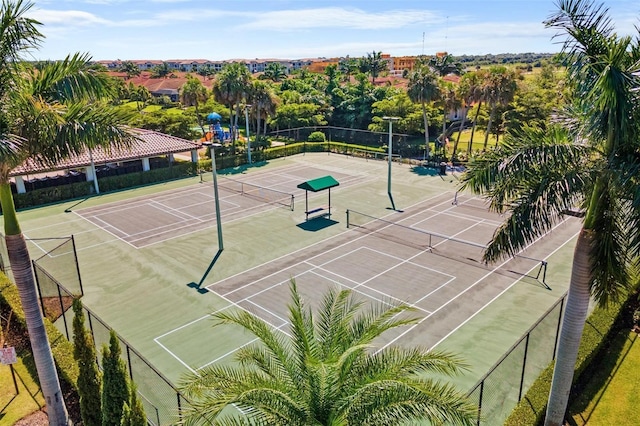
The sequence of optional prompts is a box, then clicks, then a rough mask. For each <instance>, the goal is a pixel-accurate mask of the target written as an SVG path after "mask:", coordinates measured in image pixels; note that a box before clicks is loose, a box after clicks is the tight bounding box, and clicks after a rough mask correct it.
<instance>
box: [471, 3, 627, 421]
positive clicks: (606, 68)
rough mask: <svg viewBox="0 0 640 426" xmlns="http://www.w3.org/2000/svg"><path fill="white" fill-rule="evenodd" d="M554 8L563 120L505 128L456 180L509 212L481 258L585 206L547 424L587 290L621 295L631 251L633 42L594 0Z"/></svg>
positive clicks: (560, 396)
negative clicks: (566, 95) (508, 132)
mask: <svg viewBox="0 0 640 426" xmlns="http://www.w3.org/2000/svg"><path fill="white" fill-rule="evenodd" d="M558 7H559V10H558V11H557V12H556V13H555V14H554V15H552V16H551V17H550V18H549V20H547V21H546V22H545V24H546V25H547V27H550V28H555V29H558V30H560V31H561V33H560V34H563V35H566V36H567V37H566V40H565V41H564V45H563V54H564V59H565V62H566V67H567V84H568V85H569V87H570V88H571V91H572V97H571V99H570V102H571V108H570V110H569V111H568V114H567V119H566V120H563V124H565V127H564V128H560V127H559V126H555V127H551V128H549V129H547V130H546V131H545V130H541V129H538V130H534V129H531V128H525V129H524V130H521V131H520V132H518V133H517V134H515V135H512V136H508V137H505V143H504V144H503V145H500V146H499V147H497V149H496V150H495V151H493V152H488V153H485V154H484V155H483V156H481V157H479V158H477V159H475V160H474V161H472V162H471V164H470V167H469V168H468V170H467V172H466V174H465V175H464V177H463V179H462V181H463V182H464V185H465V186H466V187H469V188H471V189H472V190H474V191H475V192H477V193H485V194H487V196H488V198H489V199H490V201H491V206H492V207H493V208H494V209H496V210H498V211H508V212H509V213H510V214H509V215H508V219H507V220H506V221H505V223H504V224H503V225H502V226H500V228H499V229H498V230H497V231H496V233H495V234H494V237H493V240H492V241H491V243H490V244H489V246H488V248H487V250H486V252H485V259H486V260H489V261H492V260H496V259H498V258H500V257H501V256H505V255H511V254H513V253H515V252H517V251H518V250H520V249H521V248H524V247H525V246H526V245H527V244H529V243H530V242H531V241H533V240H534V239H536V238H537V237H539V236H540V235H542V234H543V233H545V232H547V231H548V230H550V229H551V227H552V226H553V224H554V223H557V222H558V221H559V220H561V218H562V213H563V211H565V210H566V209H568V208H571V207H573V206H581V207H582V208H584V211H585V216H584V219H583V223H582V229H581V231H580V234H579V235H578V239H577V242H576V246H575V251H574V257H573V270H572V274H571V281H570V287H569V295H568V298H567V305H566V309H565V315H564V318H563V321H562V329H561V333H560V339H559V346H558V352H557V356H556V362H555V367H554V373H553V381H552V386H551V393H550V395H549V402H548V405H547V413H546V420H545V424H546V425H561V424H563V419H564V414H565V411H566V408H567V402H568V399H569V394H570V391H571V384H572V379H573V373H574V369H575V362H576V358H577V354H578V346H579V343H580V338H581V336H582V331H583V329H584V325H585V321H586V316H587V310H588V306H589V300H590V297H591V296H592V297H593V298H594V299H595V300H596V302H597V303H598V304H600V305H605V304H607V303H608V302H609V301H612V300H616V299H618V298H620V296H621V295H623V294H624V293H625V292H626V291H627V290H628V288H629V286H630V281H631V278H630V274H631V271H633V270H634V268H637V267H638V266H639V265H638V263H639V262H638V254H639V253H640V179H639V176H640V173H639V170H640V139H639V134H638V130H639V127H638V123H639V119H640V104H639V103H638V89H640V76H639V74H638V61H639V60H640V45H639V44H638V40H637V39H632V38H630V37H618V36H617V35H616V33H615V32H614V28H613V26H612V24H611V21H610V19H609V17H608V10H607V9H606V8H604V7H603V6H602V5H594V3H592V2H591V1H590V0H561V1H559V2H558ZM567 124H568V125H567Z"/></svg>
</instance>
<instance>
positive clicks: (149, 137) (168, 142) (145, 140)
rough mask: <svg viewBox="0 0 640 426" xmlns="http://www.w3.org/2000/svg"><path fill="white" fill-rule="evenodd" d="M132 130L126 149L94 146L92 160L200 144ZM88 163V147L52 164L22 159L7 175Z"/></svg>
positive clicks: (125, 158) (167, 151)
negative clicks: (106, 148)
mask: <svg viewBox="0 0 640 426" xmlns="http://www.w3.org/2000/svg"><path fill="white" fill-rule="evenodd" d="M134 133H135V134H136V136H137V137H138V140H137V141H135V142H134V143H133V145H132V146H131V148H129V149H113V150H111V151H109V152H106V151H105V150H103V149H101V148H96V149H94V150H93V151H92V152H91V154H92V156H93V162H94V164H96V165H98V164H106V163H115V162H119V161H129V160H137V159H140V158H144V157H157V156H160V155H166V154H175V153H178V152H186V151H191V150H194V149H198V148H199V147H200V145H199V144H197V143H195V142H191V141H188V140H186V139H181V138H177V137H175V136H170V135H166V134H164V133H160V132H155V131H153V130H145V129H135V131H134ZM90 164H91V160H90V158H89V151H85V152H83V153H82V154H80V155H74V156H72V157H70V158H68V159H67V160H63V161H61V162H59V163H58V164H56V165H55V166H43V165H41V164H38V163H36V162H35V161H33V160H31V159H28V160H27V161H25V162H24V163H22V165H20V166H18V167H16V168H15V169H13V170H12V171H11V173H10V174H9V176H22V175H27V174H35V173H42V172H50V171H56V170H69V169H77V168H81V167H86V166H89V165H90Z"/></svg>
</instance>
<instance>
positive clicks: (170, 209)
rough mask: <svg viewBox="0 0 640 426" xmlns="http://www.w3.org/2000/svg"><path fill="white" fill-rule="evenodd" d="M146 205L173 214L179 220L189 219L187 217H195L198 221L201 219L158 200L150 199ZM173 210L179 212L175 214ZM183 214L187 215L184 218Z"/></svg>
mask: <svg viewBox="0 0 640 426" xmlns="http://www.w3.org/2000/svg"><path fill="white" fill-rule="evenodd" d="M147 205H148V206H149V207H152V208H154V209H156V210H160V211H161V212H164V213H167V214H170V215H172V216H175V217H177V218H178V219H180V220H181V221H184V220H189V218H190V219H195V220H197V221H198V222H202V219H200V218H199V217H198V216H194V215H191V214H189V213H185V212H182V211H180V210H178V209H176V208H173V207H169V206H167V205H165V204H162V203H159V202H158V201H155V200H150V203H149V204H147ZM174 212H178V213H180V214H177V213H174ZM181 215H182V216H181ZM184 216H187V217H186V218H185V217H184Z"/></svg>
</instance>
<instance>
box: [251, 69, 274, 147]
mask: <svg viewBox="0 0 640 426" xmlns="http://www.w3.org/2000/svg"><path fill="white" fill-rule="evenodd" d="M248 101H249V102H250V103H251V104H252V105H253V108H254V109H255V112H256V134H255V136H256V137H257V136H259V135H260V121H261V120H262V116H263V112H264V122H265V130H266V122H267V118H268V117H269V116H270V115H274V114H275V107H276V105H277V98H276V95H275V93H274V91H273V88H272V87H271V85H270V84H268V82H266V81H261V80H253V81H252V84H251V90H250V92H249V99H248ZM265 133H266V131H265Z"/></svg>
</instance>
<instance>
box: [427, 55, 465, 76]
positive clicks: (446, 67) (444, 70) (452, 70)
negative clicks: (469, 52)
mask: <svg viewBox="0 0 640 426" xmlns="http://www.w3.org/2000/svg"><path fill="white" fill-rule="evenodd" d="M429 66H430V67H431V68H432V69H433V70H434V71H436V72H437V73H438V75H439V76H440V77H444V76H445V75H449V74H455V75H460V74H462V66H461V65H460V64H459V63H457V62H454V59H453V56H451V55H449V54H446V53H445V54H444V55H442V56H433V57H432V58H430V59H429Z"/></svg>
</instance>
